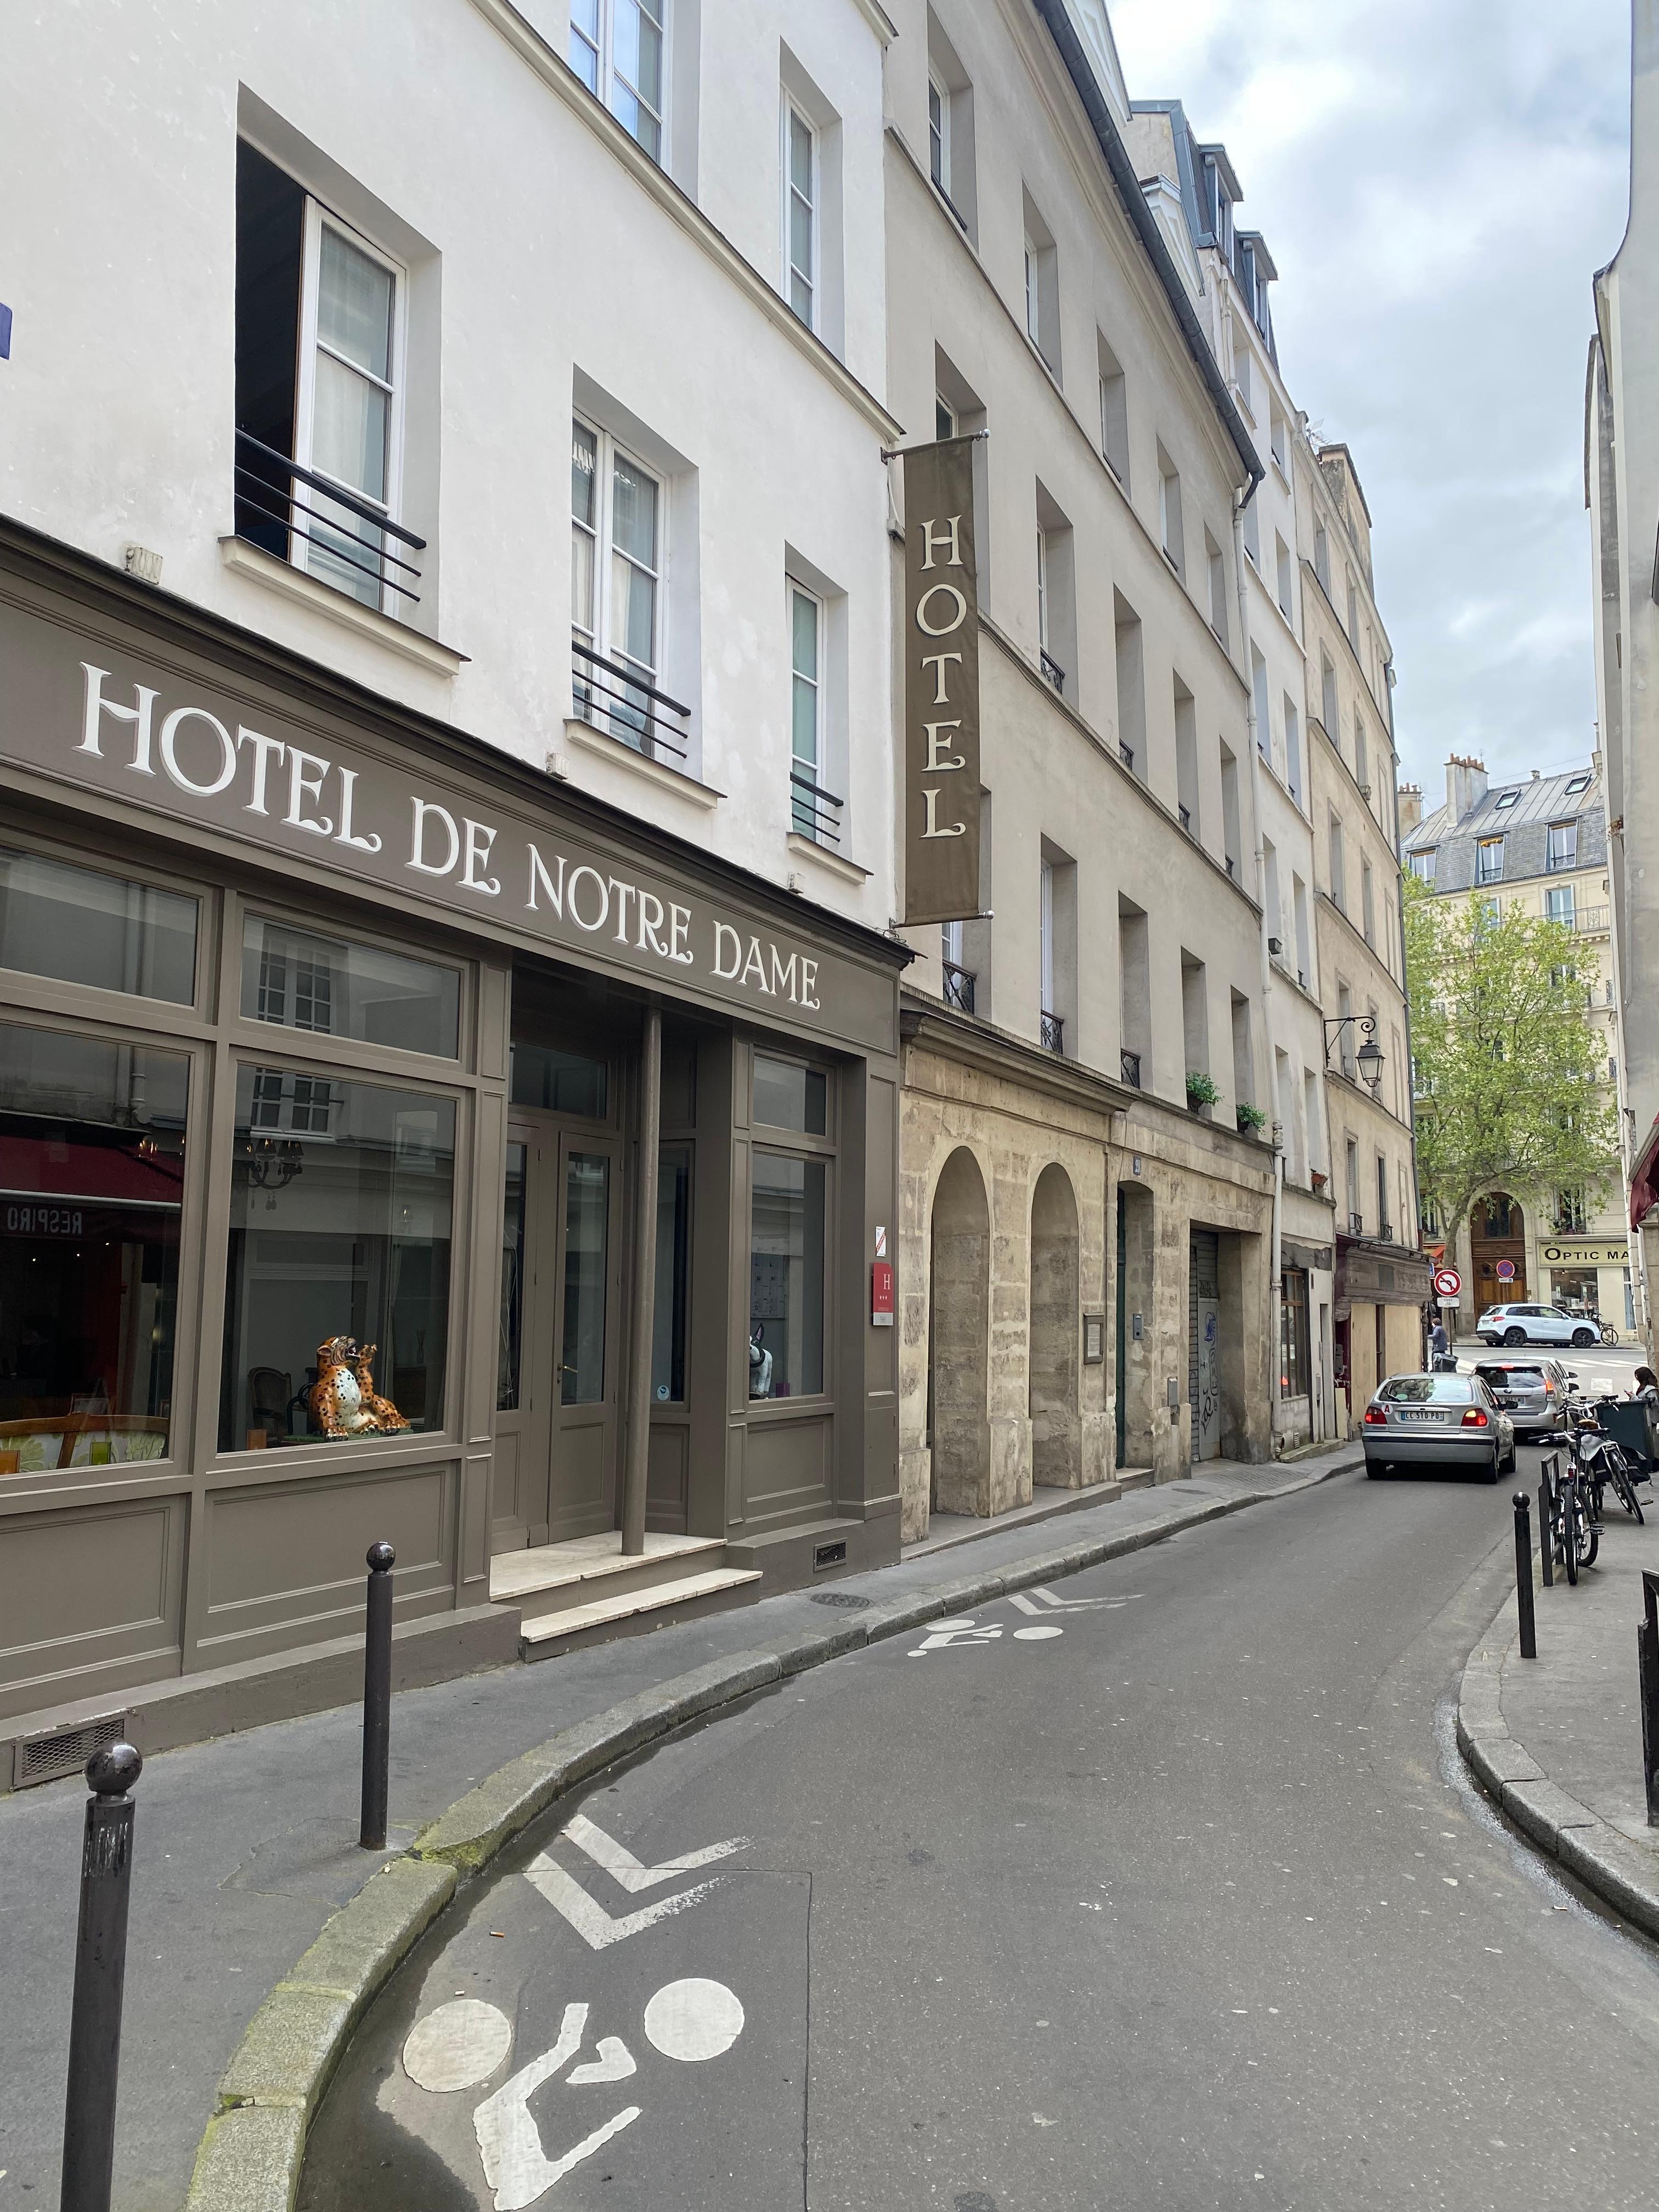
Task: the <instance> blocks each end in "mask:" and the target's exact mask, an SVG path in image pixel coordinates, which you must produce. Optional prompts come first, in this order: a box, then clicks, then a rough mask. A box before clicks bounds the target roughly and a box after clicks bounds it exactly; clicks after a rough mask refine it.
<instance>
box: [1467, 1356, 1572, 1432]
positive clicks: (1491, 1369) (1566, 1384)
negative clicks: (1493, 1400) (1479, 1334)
mask: <svg viewBox="0 0 1659 2212" xmlns="http://www.w3.org/2000/svg"><path fill="white" fill-rule="evenodd" d="M1474 1371H1475V1373H1476V1374H1477V1375H1478V1376H1480V1380H1481V1381H1482V1382H1483V1383H1485V1384H1486V1388H1487V1389H1489V1390H1491V1391H1492V1392H1494V1393H1502V1394H1503V1395H1504V1397H1506V1398H1507V1399H1508V1401H1509V1403H1508V1405H1507V1406H1506V1407H1505V1409H1504V1410H1505V1411H1506V1412H1507V1413H1508V1414H1509V1417H1510V1422H1511V1424H1512V1425H1513V1426H1514V1429H1515V1432H1516V1436H1518V1437H1525V1436H1533V1435H1543V1434H1545V1433H1546V1432H1547V1431H1550V1430H1552V1429H1558V1428H1559V1427H1560V1425H1561V1413H1562V1409H1563V1407H1565V1406H1567V1405H1569V1404H1570V1403H1571V1401H1572V1400H1573V1399H1575V1398H1576V1397H1577V1395H1578V1376H1577V1370H1576V1369H1574V1368H1571V1367H1564V1366H1563V1365H1562V1364H1561V1362H1560V1361H1559V1359H1550V1358H1546V1357H1543V1356H1541V1355H1539V1354H1536V1353H1534V1355H1533V1357H1532V1358H1527V1357H1526V1355H1525V1354H1523V1353H1516V1355H1515V1356H1514V1357H1513V1358H1509V1359H1477V1360H1476V1362H1475V1363H1474Z"/></svg>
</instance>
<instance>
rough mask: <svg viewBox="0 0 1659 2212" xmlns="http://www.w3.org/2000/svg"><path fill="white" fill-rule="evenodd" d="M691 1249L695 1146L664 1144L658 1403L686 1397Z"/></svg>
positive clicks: (655, 1337)
mask: <svg viewBox="0 0 1659 2212" xmlns="http://www.w3.org/2000/svg"><path fill="white" fill-rule="evenodd" d="M690 1251H691V1147H690V1146H689V1145H665V1146H663V1148H662V1154H661V1158H660V1160H659V1165H658V1169H657V1274H656V1311H655V1313H654V1315H653V1321H652V1330H651V1395H652V1397H653V1401H655V1402H656V1403H657V1404H658V1405H659V1406H666V1405H679V1404H681V1403H683V1402H684V1397H685V1310H686V1295H687V1291H688V1289H689V1283H688V1279H687V1278H688V1273H689V1267H690Z"/></svg>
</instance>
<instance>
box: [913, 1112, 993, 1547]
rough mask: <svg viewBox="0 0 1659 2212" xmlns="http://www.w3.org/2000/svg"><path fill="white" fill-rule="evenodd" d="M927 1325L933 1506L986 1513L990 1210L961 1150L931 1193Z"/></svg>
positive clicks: (981, 1181)
mask: <svg viewBox="0 0 1659 2212" xmlns="http://www.w3.org/2000/svg"><path fill="white" fill-rule="evenodd" d="M928 1282H929V1300H928V1303H929V1312H928V1328H927V1400H928V1430H929V1437H930V1442H931V1443H932V1446H933V1461H932V1465H933V1473H932V1479H931V1482H930V1486H929V1488H930V1506H931V1510H933V1512H935V1513H980V1514H986V1513H988V1512H989V1511H990V1510H991V1449H990V1424H989V1420H988V1418H987V1416H988V1410H989V1395H988V1394H989V1375H990V1358H989V1347H990V1336H989V1330H990V1317H991V1214H990V1207H989V1205H988V1204H987V1200H986V1195H985V1178H984V1177H983V1176H981V1173H980V1170H979V1163H978V1161H977V1160H976V1159H975V1158H974V1156H973V1154H972V1153H971V1152H969V1151H968V1150H967V1149H966V1147H965V1146H964V1147H962V1148H961V1149H959V1150H957V1152H952V1153H951V1157H950V1158H949V1159H948V1160H947V1161H946V1162H945V1171H944V1173H943V1174H942V1175H941V1176H939V1182H938V1184H937V1185H936V1187H935V1188H934V1191H933V1256H932V1266H931V1270H930V1273H929V1279H928Z"/></svg>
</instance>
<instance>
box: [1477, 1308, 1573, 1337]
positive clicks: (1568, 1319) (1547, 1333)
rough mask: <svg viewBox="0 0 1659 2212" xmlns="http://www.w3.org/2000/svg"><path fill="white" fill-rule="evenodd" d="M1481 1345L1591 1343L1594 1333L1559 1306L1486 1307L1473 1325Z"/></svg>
mask: <svg viewBox="0 0 1659 2212" xmlns="http://www.w3.org/2000/svg"><path fill="white" fill-rule="evenodd" d="M1474 1333H1475V1334H1476V1335H1477V1336H1478V1337H1479V1338H1480V1341H1481V1343H1482V1344H1576V1345H1577V1346H1581V1347H1582V1346H1585V1345H1588V1344H1594V1343H1595V1340H1596V1334H1595V1328H1594V1327H1593V1326H1592V1325H1591V1323H1590V1322H1587V1321H1586V1320H1584V1318H1583V1316H1582V1315H1579V1314H1570V1313H1567V1312H1565V1311H1564V1310H1563V1309H1562V1308H1561V1307H1560V1306H1488V1307H1487V1308H1486V1311H1485V1313H1483V1314H1482V1315H1481V1316H1480V1320H1479V1321H1478V1322H1476V1323H1475V1325H1474Z"/></svg>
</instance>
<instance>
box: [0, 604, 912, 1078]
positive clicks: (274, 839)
mask: <svg viewBox="0 0 1659 2212" xmlns="http://www.w3.org/2000/svg"><path fill="white" fill-rule="evenodd" d="M25 624H27V629H25V627H24V625H25ZM41 627H44V626H41ZM20 631H21V633H22V634H21V635H20ZM30 633H33V634H32V635H31V634H30ZM49 635H51V636H52V638H53V640H54V641H57V642H58V648H59V652H60V653H61V651H62V647H63V645H64V643H68V644H69V651H70V653H73V652H74V651H75V650H76V647H75V645H74V643H72V642H70V641H64V638H63V633H62V632H61V631H53V632H51V633H49ZM94 656H95V657H94ZM0 751H3V752H5V753H7V754H9V755H10V756H11V757H13V758H14V759H20V760H22V761H24V762H26V763H28V764H29V765H31V766H33V767H38V768H42V769H46V770H47V771H48V772H49V773H52V774H53V775H58V776H60V777H62V776H68V777H69V778H70V779H71V780H72V781H76V782H77V783H82V784H88V785H91V786H94V787H96V788H97V789H99V790H100V791H102V792H104V793H107V794H108V795H109V796H110V797H112V798H114V799H126V800H129V801H134V802H137V804H139V805H143V806H146V807H149V808H153V809H156V810H159V811H161V812H164V813H167V814H168V815H172V816H174V817H183V818H185V819H186V820H193V821H196V822H198V823H202V824H203V825H204V826H206V827H210V828H211V829H216V830H220V831H228V832H229V833H231V834H232V835H234V836H238V837H240V838H241V839H244V840H252V841H253V842H257V843H258V845H259V846H260V847H261V848H263V849H264V851H265V852H266V853H267V854H282V855H283V857H284V858H285V859H291V860H294V861H295V862H296V863H298V864H300V866H305V865H306V864H310V865H312V866H325V867H328V868H330V869H333V870H339V871H343V872H344V873H345V874H346V875H348V876H349V877H351V878H355V879H356V880H357V881H359V882H360V883H373V884H377V885H380V886H381V887H391V888H393V889H395V890H398V891H400V892H402V893H403V894H404V895H405V896H410V895H412V896H416V897H417V898H420V899H422V900H426V901H433V902H436V903H438V904H440V905H441V906H443V907H444V908H447V909H448V910H449V911H450V912H452V913H455V912H460V913H464V914H465V915H470V916H471V917H472V918H474V919H476V920H479V921H483V922H485V923H486V924H492V923H493V924H494V925H495V926H496V927H499V928H501V929H502V930H504V931H510V932H513V933H521V934H522V933H527V934H529V935H531V936H532V937H537V938H540V939H545V940H546V941H547V943H548V944H549V945H550V946H557V947H560V948H562V949H565V950H568V951H571V952H573V953H574V954H575V955H577V956H578V957H586V958H588V959H590V960H592V961H596V962H598V963H602V964H605V965H608V966H611V967H613V968H615V967H620V968H623V969H629V970H632V971H633V972H634V974H635V976H636V977H637V979H638V980H639V981H641V982H647V981H653V980H654V981H658V982H659V984H660V986H661V987H664V988H665V989H675V988H680V989H690V990H692V991H696V990H698V989H699V987H701V990H702V993H703V994H706V995H708V996H712V997H714V998H716V999H719V1000H723V1001H725V1002H726V1003H727V1004H728V1005H737V1006H741V1007H743V1008H744V1009H745V1010H747V1011H749V1012H752V1013H756V1014H765V1013H771V1014H773V1015H775V1016H782V1017H784V1018H789V1017H790V1016H791V1015H792V1014H793V1016H795V1017H796V1018H807V1019H809V1020H810V1021H811V1025H812V1026H814V1027H818V1026H823V1027H825V1028H832V1029H835V1030H838V1031H839V1032H840V1033H841V1034H842V1035H852V1036H871V1037H872V1041H875V1040H877V1039H879V1038H880V1037H881V1036H882V1035H883V1029H882V1024H881V1022H880V1015H879V1011H878V1008H879V1005H880V1004H882V1003H885V1004H887V1005H888V1007H889V1013H888V1019H889V1022H890V992H891V987H890V981H888V979H885V978H881V979H878V978H876V977H875V976H873V975H872V976H868V977H866V975H864V973H863V971H862V970H861V969H857V968H854V967H853V966H851V965H850V964H849V963H842V962H841V961H839V960H837V959H836V958H835V957H834V956H833V955H826V954H825V952H824V951H823V946H822V945H817V946H809V945H808V944H807V942H806V941H805V939H793V938H791V937H788V936H786V935H783V934H781V933H776V932H773V931H769V930H767V929H766V928H764V927H762V928H759V929H757V928H756V927H754V925H753V923H752V922H751V921H749V920H746V919H745V918H744V917H743V916H742V915H740V914H738V913H736V912H733V911H731V910H726V911H724V912H722V911H721V910H720V909H719V908H716V907H714V905H713V904H712V903H711V902H709V901H708V899H706V898H704V897H703V896H700V895H699V894H697V893H696V892H694V891H692V890H690V889H689V888H688V887H686V886H684V885H679V884H675V883H673V882H672V881H671V880H670V879H668V878H664V877H662V876H659V875H657V874H655V873H653V872H646V871H644V870H641V869H638V868H635V867H634V866H630V865H629V864H628V863H627V861H626V860H623V859H619V858H618V857H617V855H616V854H609V855H607V854H605V853H604V852H603V851H602V850H601V849H600V848H597V847H596V846H594V845H592V844H589V843H586V842H583V841H580V840H578V839H574V838H571V837H568V836H564V835H562V833H561V832H560V831H559V830H558V829H557V828H556V827H555V828H551V829H550V828H548V827H546V826H545V825H544V823H541V822H539V821H538V820H534V819H532V818H531V817H528V816H515V815H513V814H512V813H510V812H508V811H505V810H504V809H502V808H501V807H500V806H498V805H496V804H495V799H494V794H493V793H492V794H489V795H487V796H477V795H475V796H472V797H468V796H466V795H465V791H464V789H463V788H461V787H459V786H456V787H446V786H443V785H440V784H438V783H436V782H435V781H429V780H428V779H426V778H424V777H422V778H420V779H419V780H418V781H416V780H415V779H413V778H411V777H410V776H409V775H406V774H400V773H399V771H398V768H397V767H396V766H395V765H394V764H393V763H392V762H389V761H387V760H385V759H383V758H380V757H378V756H376V755H374V754H373V753H370V752H369V751H368V750H367V749H362V750H359V749H357V748H356V747H354V746H349V745H347V744H338V743H336V742H332V741H331V740H328V739H325V738H319V736H318V735H317V734H316V733H315V732H311V731H308V730H307V731H301V729H299V728H297V727H295V726H291V725H289V724H288V723H286V722H285V721H283V720H281V719H280V718H278V717H276V716H273V715H271V714H267V713H264V712H263V711H255V710H252V709H250V708H246V707H244V708H240V709H239V707H238V705H237V703H236V702H234V700H232V699H229V698H227V697H226V696H223V695H222V694H221V693H220V692H219V691H218V690H216V688H214V687H212V686H211V685H210V684H189V683H180V682H179V681H177V680H168V679H167V678H164V677H161V675H159V673H158V672H157V671H155V670H138V669H135V668H134V667H132V666H131V665H125V666H124V665H123V657H122V656H121V655H119V654H118V653H115V652H114V651H112V650H106V651H104V652H102V653H99V652H98V651H97V649H96V648H95V647H91V648H89V649H88V651H87V652H86V653H85V654H84V657H82V658H80V659H62V658H58V659H56V663H55V665H51V664H48V665H42V661H41V659H40V629H38V628H37V627H36V626H35V625H33V624H32V623H27V617H20V615H19V614H18V612H17V611H15V610H14V609H9V608H0ZM878 983H879V984H884V985H885V989H884V990H883V991H879V994H878V1000H876V1002H875V1003H872V1001H871V991H872V986H878Z"/></svg>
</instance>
